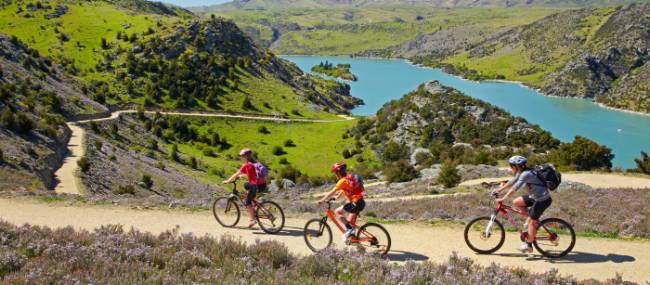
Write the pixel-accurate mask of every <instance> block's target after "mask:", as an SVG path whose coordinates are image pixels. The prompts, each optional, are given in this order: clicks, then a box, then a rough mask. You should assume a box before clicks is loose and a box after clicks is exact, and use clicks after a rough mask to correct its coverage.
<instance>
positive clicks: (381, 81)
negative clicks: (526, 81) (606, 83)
mask: <svg viewBox="0 0 650 285" xmlns="http://www.w3.org/2000/svg"><path fill="white" fill-rule="evenodd" d="M282 58H284V59H287V60H289V61H292V62H294V63H295V64H297V65H298V66H299V67H300V68H301V69H302V70H304V71H309V70H311V67H313V66H314V65H317V64H319V63H320V62H321V61H323V62H324V61H329V62H332V63H334V64H338V63H349V64H351V71H352V73H354V74H355V75H357V76H358V77H359V80H358V81H357V82H350V86H351V87H352V90H351V93H352V95H353V96H355V97H359V98H361V99H363V100H364V101H365V103H366V105H364V106H360V107H359V108H356V109H354V110H352V113H353V114H355V115H361V116H369V115H374V114H375V112H377V110H379V108H381V106H382V105H383V104H384V103H386V102H388V101H390V100H394V99H399V98H400V97H402V96H403V95H404V94H406V93H409V92H410V91H413V90H414V89H415V88H416V87H417V86H418V85H419V84H422V83H424V82H426V81H429V80H438V81H440V83H442V84H444V85H447V86H450V87H453V88H456V89H458V90H460V91H461V92H463V93H465V94H466V95H468V96H471V97H474V98H477V99H481V100H483V101H486V102H489V103H491V104H493V105H495V106H499V107H501V108H503V109H505V110H507V111H508V112H510V113H511V114H513V115H514V116H520V117H523V118H526V120H528V121H529V122H531V123H535V124H538V125H540V126H541V127H542V128H544V129H546V130H548V131H550V132H551V133H552V134H553V135H554V136H555V137H557V138H558V139H560V140H562V141H564V142H569V141H572V140H573V138H574V137H575V136H576V135H580V136H584V137H587V138H589V139H592V140H594V141H596V142H598V143H600V144H603V145H606V146H608V147H609V148H611V149H612V151H613V152H614V154H615V155H616V157H615V158H614V160H613V164H614V166H618V167H623V168H634V167H635V164H634V158H636V157H639V154H640V152H641V151H642V150H644V151H646V152H647V151H650V116H645V115H639V114H633V113H627V112H621V111H615V110H610V109H606V108H602V107H600V106H598V105H597V104H595V103H593V102H591V101H589V100H584V99H573V98H556V97H548V96H543V95H541V94H539V93H538V92H536V91H535V90H533V89H530V88H527V87H525V86H523V85H521V84H517V83H507V82H489V81H486V82H474V81H469V80H464V79H461V78H458V77H456V76H453V75H450V74H447V73H444V72H442V70H440V69H434V68H424V67H418V66H415V65H411V64H409V63H408V62H406V61H404V60H390V59H388V60H386V59H370V58H349V57H326V56H282Z"/></svg>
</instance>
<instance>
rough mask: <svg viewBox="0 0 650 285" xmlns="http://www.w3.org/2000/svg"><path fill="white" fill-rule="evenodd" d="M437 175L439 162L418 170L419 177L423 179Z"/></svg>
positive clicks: (432, 178) (433, 177) (435, 177)
mask: <svg viewBox="0 0 650 285" xmlns="http://www.w3.org/2000/svg"><path fill="white" fill-rule="evenodd" d="M438 175H440V164H436V165H433V166H431V168H425V169H422V170H420V178H421V179H423V180H425V179H430V180H434V179H438Z"/></svg>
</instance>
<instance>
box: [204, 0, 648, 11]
mask: <svg viewBox="0 0 650 285" xmlns="http://www.w3.org/2000/svg"><path fill="white" fill-rule="evenodd" d="M634 2H643V1H640V0H235V1H233V2H230V3H226V4H222V5H217V6H216V7H222V8H223V9H273V8H283V9H284V8H298V7H300V8H333V7H341V8H344V7H372V6H395V5H425V6H433V7H441V8H442V7H444V8H460V7H526V6H591V5H597V6H611V5H621V4H629V3H634Z"/></svg>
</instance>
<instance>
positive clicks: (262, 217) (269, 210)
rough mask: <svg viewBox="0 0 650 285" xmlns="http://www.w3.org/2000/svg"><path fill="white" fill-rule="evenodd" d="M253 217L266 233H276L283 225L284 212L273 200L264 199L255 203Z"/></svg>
mask: <svg viewBox="0 0 650 285" xmlns="http://www.w3.org/2000/svg"><path fill="white" fill-rule="evenodd" d="M255 218H256V219H257V224H258V225H260V228H261V229H262V230H263V231H264V232H265V233H267V234H277V233H279V232H280V231H281V230H282V228H283V227H284V212H283V211H282V208H280V205H278V204H277V203H275V202H273V201H264V202H261V203H259V204H258V205H257V208H256V209H255Z"/></svg>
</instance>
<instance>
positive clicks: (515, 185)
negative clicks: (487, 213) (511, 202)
mask: <svg viewBox="0 0 650 285" xmlns="http://www.w3.org/2000/svg"><path fill="white" fill-rule="evenodd" d="M511 181H513V182H512V183H510V182H508V184H506V186H507V185H511V186H508V187H509V188H510V190H508V193H506V195H505V196H503V198H502V199H503V200H505V199H508V198H510V196H512V194H513V193H515V192H517V190H519V189H520V188H521V187H522V186H524V184H525V181H524V176H523V175H521V176H519V177H517V178H516V179H513V180H511Z"/></svg>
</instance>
